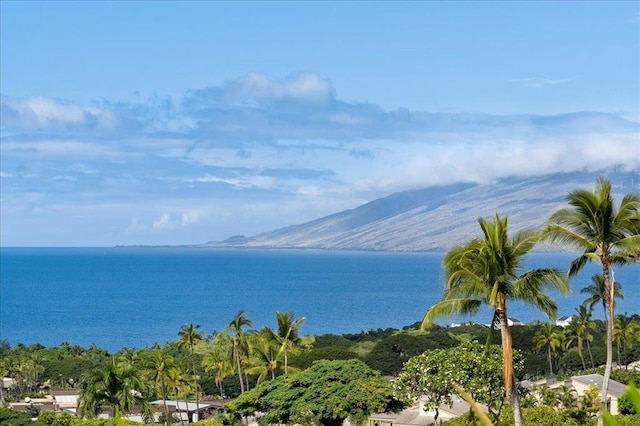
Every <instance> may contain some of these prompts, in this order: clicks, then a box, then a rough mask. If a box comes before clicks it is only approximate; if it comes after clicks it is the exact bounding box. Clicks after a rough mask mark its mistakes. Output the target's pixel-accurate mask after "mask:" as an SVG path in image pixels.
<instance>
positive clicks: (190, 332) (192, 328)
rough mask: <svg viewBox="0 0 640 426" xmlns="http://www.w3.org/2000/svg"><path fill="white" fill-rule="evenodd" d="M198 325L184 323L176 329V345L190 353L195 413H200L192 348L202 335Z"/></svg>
mask: <svg viewBox="0 0 640 426" xmlns="http://www.w3.org/2000/svg"><path fill="white" fill-rule="evenodd" d="M199 328H200V326H199V325H193V324H192V323H189V324H184V325H183V326H182V327H181V328H180V331H178V347H179V348H188V349H189V352H190V354H191V370H192V372H193V388H194V390H195V394H196V413H198V415H200V397H199V395H198V375H197V374H196V361H195V359H194V352H193V349H194V347H195V345H196V344H198V343H199V342H201V341H202V339H203V337H204V335H203V334H202V332H200V331H198V329H199Z"/></svg>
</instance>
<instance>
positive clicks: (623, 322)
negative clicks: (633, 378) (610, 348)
mask: <svg viewBox="0 0 640 426" xmlns="http://www.w3.org/2000/svg"><path fill="white" fill-rule="evenodd" d="M639 333H640V324H638V323H637V322H635V321H634V320H633V319H631V318H629V317H628V316H627V313H626V312H625V314H624V315H617V316H616V319H615V321H614V327H613V340H614V341H615V342H616V345H617V347H618V365H622V364H623V362H622V361H624V365H625V367H628V366H627V364H628V362H627V361H628V360H627V358H628V357H627V352H628V351H627V349H628V348H631V347H633V345H634V344H635V343H638V342H639V341H640V334H639ZM621 347H622V348H623V349H624V351H625V357H624V360H622V359H621V358H620V348H621Z"/></svg>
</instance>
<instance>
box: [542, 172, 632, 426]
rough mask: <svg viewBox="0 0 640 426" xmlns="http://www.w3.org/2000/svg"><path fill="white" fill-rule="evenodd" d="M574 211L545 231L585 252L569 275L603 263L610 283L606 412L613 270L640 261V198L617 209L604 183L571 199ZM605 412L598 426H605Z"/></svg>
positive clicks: (559, 215) (559, 214)
mask: <svg viewBox="0 0 640 426" xmlns="http://www.w3.org/2000/svg"><path fill="white" fill-rule="evenodd" d="M567 202H568V203H569V207H567V208H563V209H560V210H558V211H556V212H554V213H553V214H552V215H551V217H550V218H549V221H548V224H547V226H546V229H545V233H546V236H547V239H548V240H549V241H550V242H552V243H554V242H558V243H561V244H564V245H567V246H569V247H572V248H575V249H578V250H580V251H582V254H580V255H579V256H578V257H577V258H575V259H574V260H573V261H571V264H570V266H569V271H568V275H569V276H575V275H576V274H577V273H578V272H580V271H581V270H582V268H583V267H584V266H585V265H586V264H587V263H588V262H592V261H593V262H596V263H599V264H600V265H601V267H602V277H603V279H604V297H603V298H602V300H603V301H604V306H605V311H606V314H605V324H606V329H607V363H606V365H605V370H604V382H603V385H602V396H601V397H602V407H603V409H604V408H605V407H606V405H607V400H608V392H609V379H610V378H611V366H612V363H613V351H612V346H613V319H614V309H615V302H614V298H615V277H614V274H613V269H612V267H613V266H614V265H624V264H628V263H631V262H634V261H636V260H638V257H639V256H640V197H639V196H638V195H636V194H626V195H625V196H624V197H623V198H622V200H621V201H620V206H619V207H618V208H617V209H616V207H615V206H614V202H613V197H612V195H611V182H610V181H609V180H607V179H604V178H598V180H597V181H596V185H595V188H594V190H593V191H589V190H585V189H577V190H574V191H571V192H570V193H569V195H568V196H567ZM602 424H603V420H602V412H601V413H600V414H599V415H598V426H602Z"/></svg>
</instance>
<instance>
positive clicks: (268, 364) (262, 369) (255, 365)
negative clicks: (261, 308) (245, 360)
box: [246, 328, 283, 383]
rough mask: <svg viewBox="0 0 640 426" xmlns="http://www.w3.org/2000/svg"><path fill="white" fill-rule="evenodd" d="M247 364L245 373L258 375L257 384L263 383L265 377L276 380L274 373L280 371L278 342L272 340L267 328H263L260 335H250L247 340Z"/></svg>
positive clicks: (270, 332) (280, 352)
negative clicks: (248, 354) (268, 376)
mask: <svg viewBox="0 0 640 426" xmlns="http://www.w3.org/2000/svg"><path fill="white" fill-rule="evenodd" d="M249 351H250V357H249V363H250V367H249V368H247V369H246V372H247V373H250V374H258V383H261V382H262V381H264V379H266V378H267V375H271V380H274V379H275V378H276V371H278V369H280V361H281V358H280V356H281V355H282V354H283V352H282V351H281V350H280V342H278V340H276V339H275V338H274V332H273V331H272V330H271V329H269V328H264V329H263V330H262V331H261V332H260V333H255V334H253V335H251V337H250V339H249Z"/></svg>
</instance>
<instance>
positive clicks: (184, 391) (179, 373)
mask: <svg viewBox="0 0 640 426" xmlns="http://www.w3.org/2000/svg"><path fill="white" fill-rule="evenodd" d="M189 375H190V373H189V372H188V371H184V370H182V369H180V368H178V367H173V368H171V369H170V370H169V371H168V372H167V387H168V388H169V389H171V391H172V392H173V393H174V395H175V397H176V401H177V400H179V399H180V398H182V397H183V398H184V400H185V407H187V406H188V404H187V403H188V402H189V394H190V393H191V390H192V387H191V385H190V384H189ZM180 423H183V418H182V416H180Z"/></svg>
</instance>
